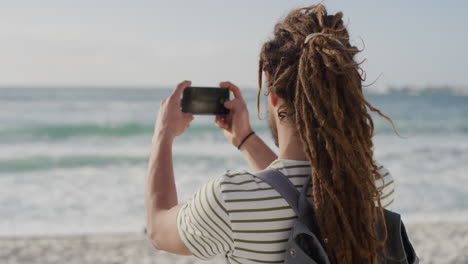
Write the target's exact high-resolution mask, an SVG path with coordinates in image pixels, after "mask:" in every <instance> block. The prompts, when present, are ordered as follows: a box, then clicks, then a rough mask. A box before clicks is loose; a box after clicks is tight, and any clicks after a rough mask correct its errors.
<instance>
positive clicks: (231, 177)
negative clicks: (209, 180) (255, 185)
mask: <svg viewBox="0 0 468 264" xmlns="http://www.w3.org/2000/svg"><path fill="white" fill-rule="evenodd" d="M253 178H255V175H254V173H253V172H250V171H248V170H245V169H234V170H226V172H225V173H223V174H222V175H221V177H220V180H219V181H220V183H221V184H222V183H223V182H239V181H240V180H246V179H253Z"/></svg>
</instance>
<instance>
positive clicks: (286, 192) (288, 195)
mask: <svg viewBox="0 0 468 264" xmlns="http://www.w3.org/2000/svg"><path fill="white" fill-rule="evenodd" d="M255 176H257V177H258V178H260V179H261V180H262V181H264V182H266V183H268V184H269V185H270V186H271V187H273V189H275V190H276V191H277V192H279V194H281V195H282V196H283V198H284V199H285V200H286V201H287V202H288V204H289V205H290V206H291V208H292V209H293V210H294V212H295V213H296V214H297V215H299V204H298V201H299V196H300V193H299V191H298V190H297V189H296V187H295V186H294V185H293V184H292V182H291V181H290V180H289V179H288V178H287V177H286V176H285V175H284V174H283V173H281V172H280V171H279V170H275V169H264V170H262V171H259V172H256V173H255Z"/></svg>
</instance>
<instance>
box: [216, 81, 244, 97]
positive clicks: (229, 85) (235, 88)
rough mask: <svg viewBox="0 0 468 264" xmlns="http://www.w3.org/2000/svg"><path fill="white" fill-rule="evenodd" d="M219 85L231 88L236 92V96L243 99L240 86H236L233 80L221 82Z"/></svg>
mask: <svg viewBox="0 0 468 264" xmlns="http://www.w3.org/2000/svg"><path fill="white" fill-rule="evenodd" d="M219 86H220V87H223V88H228V89H229V90H231V92H232V93H233V94H234V98H239V99H243V98H242V94H241V92H240V89H239V87H237V86H235V85H234V84H232V83H231V82H220V83H219Z"/></svg>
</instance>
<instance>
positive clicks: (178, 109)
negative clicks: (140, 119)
mask: <svg viewBox="0 0 468 264" xmlns="http://www.w3.org/2000/svg"><path fill="white" fill-rule="evenodd" d="M190 84H192V82H191V81H183V82H181V83H179V84H178V85H177V87H176V88H175V89H174V91H173V92H172V94H171V96H169V98H166V99H164V100H162V101H161V104H160V107H159V114H158V118H157V120H156V124H155V128H154V134H155V135H165V136H168V137H169V138H171V139H173V138H175V137H176V136H179V135H180V134H182V133H183V132H184V131H185V129H186V128H188V127H189V126H190V122H191V121H192V120H193V115H192V114H190V113H184V112H182V106H181V99H180V96H181V95H182V93H183V92H184V89H185V88H187V87H188V86H190Z"/></svg>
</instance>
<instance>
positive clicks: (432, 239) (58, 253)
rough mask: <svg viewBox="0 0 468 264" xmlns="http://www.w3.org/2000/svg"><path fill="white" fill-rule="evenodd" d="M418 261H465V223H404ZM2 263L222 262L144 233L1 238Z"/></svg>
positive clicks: (467, 243)
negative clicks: (156, 243) (171, 247)
mask: <svg viewBox="0 0 468 264" xmlns="http://www.w3.org/2000/svg"><path fill="white" fill-rule="evenodd" d="M407 229H408V233H409V235H410V239H411V240H412V242H413V245H414V247H415V248H416V250H417V253H418V255H419V257H420V259H421V263H426V264H429V263H434V264H435V263H437V264H446V263H447V264H448V263H450V264H466V263H468V223H432V224H411V225H410V224H409V225H407ZM0 263H2V264H36V263H37V264H52V263H69V264H72V263H77V264H78V263H80V264H84V263H93V264H104V263H106V264H118V263H155V264H156V263H157V264H166V263H168V264H169V263H171V264H189V263H205V264H208V263H225V262H224V258H223V257H221V256H220V257H216V258H214V259H212V260H210V261H200V260H197V259H196V258H194V257H193V256H178V255H174V254H169V253H166V252H163V251H158V250H155V249H154V248H153V247H152V246H151V244H150V243H149V242H148V241H147V239H146V237H145V235H144V234H120V235H81V236H78V235H77V236H51V237H16V238H15V237H2V238H0Z"/></svg>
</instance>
